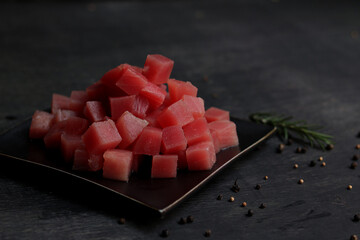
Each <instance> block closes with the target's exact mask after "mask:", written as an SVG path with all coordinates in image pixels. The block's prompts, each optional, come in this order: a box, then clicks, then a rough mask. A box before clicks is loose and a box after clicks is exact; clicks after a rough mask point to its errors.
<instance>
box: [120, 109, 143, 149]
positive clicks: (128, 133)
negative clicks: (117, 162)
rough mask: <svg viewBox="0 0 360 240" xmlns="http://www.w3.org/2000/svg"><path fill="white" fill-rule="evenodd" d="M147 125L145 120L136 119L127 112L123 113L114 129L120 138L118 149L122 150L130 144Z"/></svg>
mask: <svg viewBox="0 0 360 240" xmlns="http://www.w3.org/2000/svg"><path fill="white" fill-rule="evenodd" d="M148 124H149V123H148V122H147V121H146V120H143V119H141V118H138V117H136V116H134V115H133V114H132V113H130V112H128V111H126V112H124V113H123V115H121V117H120V118H119V119H118V120H117V122H116V127H117V129H118V131H119V134H120V136H121V137H122V141H121V142H120V144H119V148H122V149H124V148H127V147H128V146H129V145H130V144H132V143H133V142H134V141H135V140H136V138H137V137H138V136H139V135H140V133H141V132H142V130H143V129H144V128H145V127H146V126H147V125H148Z"/></svg>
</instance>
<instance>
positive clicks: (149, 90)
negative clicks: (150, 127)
mask: <svg viewBox="0 0 360 240" xmlns="http://www.w3.org/2000/svg"><path fill="white" fill-rule="evenodd" d="M140 95H141V96H144V97H145V98H146V99H147V100H148V101H149V104H150V106H151V107H152V108H153V109H156V108H158V107H160V105H161V104H163V102H164V99H165V96H166V90H163V89H162V88H160V87H158V86H156V85H155V84H152V83H148V84H147V85H146V86H145V87H144V88H143V89H141V91H140Z"/></svg>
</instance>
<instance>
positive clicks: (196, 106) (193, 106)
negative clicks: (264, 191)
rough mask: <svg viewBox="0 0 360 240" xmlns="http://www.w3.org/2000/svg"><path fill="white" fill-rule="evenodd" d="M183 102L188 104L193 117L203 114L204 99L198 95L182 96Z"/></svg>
mask: <svg viewBox="0 0 360 240" xmlns="http://www.w3.org/2000/svg"><path fill="white" fill-rule="evenodd" d="M183 100H184V103H185V104H186V106H188V108H189V111H190V112H191V113H192V115H193V117H194V119H197V118H201V117H203V116H204V114H205V106H204V100H203V99H202V98H200V97H193V96H189V95H184V96H183Z"/></svg>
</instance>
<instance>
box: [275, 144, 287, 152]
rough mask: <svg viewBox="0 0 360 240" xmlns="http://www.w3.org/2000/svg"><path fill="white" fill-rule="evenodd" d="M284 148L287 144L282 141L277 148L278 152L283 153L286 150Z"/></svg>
mask: <svg viewBox="0 0 360 240" xmlns="http://www.w3.org/2000/svg"><path fill="white" fill-rule="evenodd" d="M284 149H285V144H283V143H280V144H279V146H278V147H277V149H276V152H278V153H282V152H283V151H284Z"/></svg>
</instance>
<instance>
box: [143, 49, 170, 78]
mask: <svg viewBox="0 0 360 240" xmlns="http://www.w3.org/2000/svg"><path fill="white" fill-rule="evenodd" d="M173 66H174V61H173V60H171V59H169V58H167V57H164V56H162V55H159V54H149V55H147V57H146V61H145V65H144V70H143V74H144V76H145V77H146V78H147V79H148V80H149V82H152V83H154V84H161V83H166V82H167V80H168V79H169V77H170V74H171V71H172V69H173Z"/></svg>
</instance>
